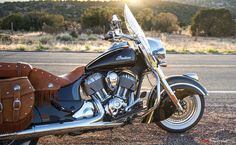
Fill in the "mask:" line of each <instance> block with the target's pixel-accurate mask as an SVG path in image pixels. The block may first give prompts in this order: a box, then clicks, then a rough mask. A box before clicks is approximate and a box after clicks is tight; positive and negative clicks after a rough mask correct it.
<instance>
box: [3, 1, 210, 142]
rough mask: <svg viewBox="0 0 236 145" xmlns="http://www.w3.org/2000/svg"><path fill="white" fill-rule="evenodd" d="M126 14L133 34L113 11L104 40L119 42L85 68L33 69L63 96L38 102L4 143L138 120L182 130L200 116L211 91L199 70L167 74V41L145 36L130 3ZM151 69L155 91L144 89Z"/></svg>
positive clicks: (36, 79) (38, 80)
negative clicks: (30, 115)
mask: <svg viewBox="0 0 236 145" xmlns="http://www.w3.org/2000/svg"><path fill="white" fill-rule="evenodd" d="M124 17H125V21H126V25H127V29H128V31H129V33H130V34H129V35H128V34H124V33H123V32H122V29H121V21H120V20H119V19H118V17H117V16H116V15H113V17H112V21H111V30H110V31H109V32H108V33H107V35H106V36H105V38H104V39H105V40H109V41H113V42H115V43H113V45H112V47H111V48H109V49H108V51H106V52H104V53H103V54H101V55H100V56H98V57H97V58H96V59H94V60H93V61H92V62H90V63H89V64H87V65H86V66H85V67H79V68H77V69H76V70H74V71H72V72H70V73H69V74H67V75H64V76H56V75H53V74H51V73H48V72H47V71H44V70H40V69H36V68H35V69H30V73H29V74H27V76H28V77H29V78H30V82H31V83H32V86H33V87H34V88H35V90H36V91H37V90H42V89H43V87H42V85H40V84H43V83H44V82H46V84H47V89H48V90H50V91H52V90H53V91H54V93H56V94H57V96H58V97H57V99H56V101H55V100H54V99H52V98H53V97H52V96H51V95H49V96H50V105H46V104H41V105H34V106H33V121H32V123H31V125H30V126H29V127H27V128H26V129H24V130H21V131H17V132H13V133H3V134H1V135H0V142H1V144H23V143H24V144H37V141H38V139H39V138H40V137H42V136H46V135H65V134H67V135H80V134H82V133H85V132H89V131H96V130H105V129H112V128H115V127H122V126H124V125H126V124H132V122H133V121H134V120H139V121H140V123H152V122H154V123H156V124H157V125H158V126H159V127H160V128H162V129H164V130H166V131H168V132H175V133H182V132H185V131H187V130H189V129H191V128H192V127H194V126H195V125H196V124H197V123H198V122H199V121H200V119H201V118H202V115H203V112H204V105H205V104H204V97H205V96H207V95H208V93H207V90H206V89H205V88H204V87H203V86H202V85H201V84H200V83H199V80H198V76H197V74H194V73H187V74H184V75H175V76H167V77H166V76H165V75H164V73H163V71H162V67H166V61H165V56H166V50H165V48H164V47H163V45H162V44H161V41H160V40H159V39H154V38H146V37H145V34H144V32H143V30H142V29H141V27H140V26H139V24H138V23H137V21H136V19H135V17H134V16H133V14H132V12H131V11H130V9H129V7H128V6H127V5H125V8H124ZM129 42H132V43H133V46H134V47H131V45H130V43H129ZM34 74H35V75H34ZM146 74H152V75H153V77H154V78H155V79H156V81H155V85H154V86H153V88H150V90H149V93H147V92H145V91H143V92H142V91H141V87H142V86H143V83H142V82H143V80H144V78H145V76H146ZM0 78H1V77H0ZM57 81H59V83H58V82H57ZM16 88H17V87H16ZM51 88H55V89H51ZM18 89H19V86H18ZM15 90H17V89H15ZM81 92H82V93H83V94H81ZM44 95H45V94H44ZM41 96H42V94H41ZM45 96H48V95H45ZM44 99H45V98H44ZM0 101H1V100H0ZM18 103H19V101H18ZM0 108H1V107H0Z"/></svg>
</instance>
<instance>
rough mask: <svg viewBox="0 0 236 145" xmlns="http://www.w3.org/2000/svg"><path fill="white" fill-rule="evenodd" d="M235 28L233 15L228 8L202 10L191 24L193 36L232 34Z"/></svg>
mask: <svg viewBox="0 0 236 145" xmlns="http://www.w3.org/2000/svg"><path fill="white" fill-rule="evenodd" d="M233 28H234V21H233V19H232V15H231V13H230V11H229V10H226V9H206V10H201V11H199V12H198V13H197V14H196V15H195V16H194V17H193V19H192V25H191V31H192V35H193V36H195V35H200V36H216V37H222V36H230V35H232V34H233Z"/></svg>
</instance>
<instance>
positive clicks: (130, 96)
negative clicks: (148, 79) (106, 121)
mask: <svg viewBox="0 0 236 145" xmlns="http://www.w3.org/2000/svg"><path fill="white" fill-rule="evenodd" d="M136 84H137V80H136V78H135V75H133V74H131V73H127V72H113V71H109V72H107V73H106V74H102V73H95V74H92V75H91V76H89V77H88V78H87V79H86V80H85V82H84V89H85V92H86V94H87V95H89V96H92V97H96V98H98V99H99V100H100V101H101V103H102V104H103V106H104V109H105V111H106V114H108V115H110V116H112V117H116V116H118V115H119V114H123V113H125V112H128V111H130V109H129V108H130V106H131V105H132V104H133V103H134V99H135V98H134V93H135V91H136V86H137V85H136Z"/></svg>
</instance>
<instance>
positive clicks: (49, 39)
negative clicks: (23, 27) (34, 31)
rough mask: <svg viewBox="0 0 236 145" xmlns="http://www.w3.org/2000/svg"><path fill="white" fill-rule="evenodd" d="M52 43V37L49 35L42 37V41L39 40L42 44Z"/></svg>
mask: <svg viewBox="0 0 236 145" xmlns="http://www.w3.org/2000/svg"><path fill="white" fill-rule="evenodd" d="M51 41H52V36H49V35H46V36H42V37H40V39H39V42H40V43H41V44H48V43H51Z"/></svg>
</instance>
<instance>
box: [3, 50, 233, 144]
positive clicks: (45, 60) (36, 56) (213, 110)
mask: <svg viewBox="0 0 236 145" xmlns="http://www.w3.org/2000/svg"><path fill="white" fill-rule="evenodd" d="M98 55H99V54H98V53H51V52H0V62H1V61H7V62H16V61H24V62H28V63H30V64H32V65H33V67H40V68H43V69H46V70H48V71H50V72H52V73H55V74H58V75H60V74H64V73H67V72H69V71H70V70H72V69H73V68H75V67H77V66H81V65H85V64H87V63H88V62H90V61H91V60H93V59H94V58H96V56H98ZM167 61H168V67H167V68H163V70H164V73H165V74H166V75H175V74H184V73H187V72H195V73H197V74H198V75H199V78H200V82H201V83H202V84H203V85H204V86H205V87H206V88H207V90H208V91H209V94H210V95H209V96H208V97H206V113H205V114H206V115H205V119H203V121H201V123H200V125H199V126H200V128H201V127H202V128H203V129H200V131H202V132H203V136H197V137H196V138H197V140H198V139H199V138H200V144H205V143H206V144H208V143H212V144H225V143H226V144H234V143H236V129H235V125H236V113H235V112H236V55H180V54H168V55H167ZM146 84H147V82H145V87H146V88H148V87H149V86H148V85H146ZM214 114H215V115H214ZM212 115H214V117H213V116H212ZM217 115H219V116H217ZM222 116H223V117H222ZM221 117H222V118H221ZM219 118H220V119H219ZM214 123H215V124H214ZM209 125H210V126H211V127H212V128H211V129H206V127H208V126H209ZM230 125H232V127H231V126H230ZM144 128H145V127H144ZM146 129H148V130H149V131H150V130H151V129H150V128H148V127H147V128H146ZM204 129H205V130H204ZM222 129H223V131H222ZM129 130H130V128H129V127H128V129H127V130H125V131H128V132H129ZM119 131H122V130H119ZM208 131H209V133H211V134H217V133H219V134H220V135H219V136H215V135H209V133H207V134H206V132H208ZM134 132H135V131H134ZM141 133H142V131H141ZM227 133H228V134H229V135H228V136H230V135H233V137H232V138H230V139H228V136H226V137H224V136H223V137H222V134H227ZM102 134H105V135H104V136H105V137H107V136H109V132H108V133H107V132H105V133H104V132H102ZM131 134H132V132H131ZM143 134H145V131H143ZM116 135H117V136H116ZM136 135H137V133H136ZM159 135H160V136H166V134H164V133H160V134H159ZM89 136H90V137H94V134H92V135H88V136H82V137H81V138H78V139H84V142H83V143H85V144H86V141H87V140H89ZM115 136H116V139H117V140H118V144H119V142H120V141H121V144H125V143H126V142H127V141H128V142H129V143H131V144H132V143H138V144H140V143H141V144H142V143H146V141H145V140H141V141H139V142H135V141H132V140H131V141H130V140H128V139H126V138H125V136H123V137H124V138H125V139H124V140H123V141H124V142H122V139H123V138H121V137H122V135H119V134H115ZM186 136H187V137H186ZM188 136H190V137H188ZM152 137H153V136H146V138H147V140H148V138H152ZM174 137H176V139H178V138H179V137H180V138H183V140H181V139H180V140H181V142H179V141H178V142H176V144H186V143H188V142H189V139H190V140H191V139H192V138H193V137H194V138H195V136H193V135H190V134H187V135H184V137H182V136H178V135H177V136H174ZM204 137H208V138H209V139H208V140H207V141H206V140H204V139H203V140H201V139H202V138H204ZM144 138H145V137H144ZM186 138H187V140H186ZM50 139H51V138H50V137H49V138H45V139H43V140H41V144H47V142H48V140H50ZM70 139H71V138H70V137H66V138H64V139H63V140H57V141H59V144H65V142H64V141H65V140H66V141H68V142H70V144H77V143H75V142H73V141H71V140H70ZM105 139H106V138H104V140H105ZM217 139H218V140H217ZM60 141H61V142H60ZM168 141H171V139H170V140H168V139H166V138H165V140H163V139H162V140H161V139H160V142H150V143H151V144H153V143H154V144H155V143H158V144H166V142H168ZM173 141H174V140H173ZM194 141H196V140H194ZM198 141H199V140H198ZM204 141H206V142H204ZM54 143H56V142H54ZM90 143H92V142H90ZM97 143H98V144H100V143H102V144H103V143H104V142H101V140H99V139H98V142H97ZM113 143H114V142H113ZM115 143H117V142H115ZM198 143H199V142H198ZM105 144H110V142H105Z"/></svg>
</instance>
